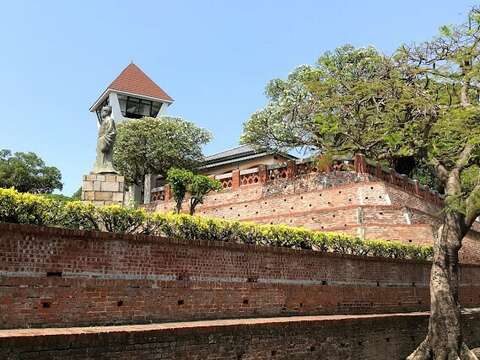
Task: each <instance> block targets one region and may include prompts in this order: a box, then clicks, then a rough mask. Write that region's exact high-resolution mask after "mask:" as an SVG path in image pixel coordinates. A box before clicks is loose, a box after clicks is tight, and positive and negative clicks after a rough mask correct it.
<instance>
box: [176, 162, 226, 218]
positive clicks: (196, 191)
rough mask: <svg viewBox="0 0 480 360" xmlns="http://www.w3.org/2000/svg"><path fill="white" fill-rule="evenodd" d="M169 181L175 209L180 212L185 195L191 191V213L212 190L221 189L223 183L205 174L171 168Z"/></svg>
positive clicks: (191, 213)
mask: <svg viewBox="0 0 480 360" xmlns="http://www.w3.org/2000/svg"><path fill="white" fill-rule="evenodd" d="M167 182H168V183H169V184H170V187H171V189H172V195H173V198H174V200H175V211H176V213H177V214H178V213H180V211H181V209H182V203H183V200H184V199H185V195H186V194H187V192H188V193H190V215H193V214H194V212H195V208H196V206H197V205H198V204H202V203H203V200H204V198H205V195H207V194H208V193H209V192H210V191H215V190H221V189H222V184H221V183H220V182H219V181H218V180H215V179H212V178H210V177H208V176H205V175H197V174H194V173H193V172H191V171H189V170H185V169H177V168H171V169H170V170H168V173H167Z"/></svg>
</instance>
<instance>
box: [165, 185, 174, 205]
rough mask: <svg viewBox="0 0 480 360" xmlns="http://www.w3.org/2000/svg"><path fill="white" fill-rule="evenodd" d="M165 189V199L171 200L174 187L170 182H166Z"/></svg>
mask: <svg viewBox="0 0 480 360" xmlns="http://www.w3.org/2000/svg"><path fill="white" fill-rule="evenodd" d="M163 191H164V193H165V195H164V197H165V198H164V200H165V201H170V199H171V198H172V188H171V187H170V184H165V186H164V187H163Z"/></svg>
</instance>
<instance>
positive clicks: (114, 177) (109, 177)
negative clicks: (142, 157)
mask: <svg viewBox="0 0 480 360" xmlns="http://www.w3.org/2000/svg"><path fill="white" fill-rule="evenodd" d="M105 181H113V182H114V181H117V175H105Z"/></svg>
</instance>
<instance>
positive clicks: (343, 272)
mask: <svg viewBox="0 0 480 360" xmlns="http://www.w3.org/2000/svg"><path fill="white" fill-rule="evenodd" d="M429 268H430V266H429V264H428V263H418V262H412V261H401V260H391V259H380V258H366V257H353V256H343V257H342V256H338V255H335V254H323V253H319V252H314V251H300V250H291V249H281V248H269V247H256V246H246V245H238V244H228V243H218V242H208V241H195V242H193V241H191V242H188V241H183V240H171V239H162V238H158V237H148V236H129V235H120V234H109V233H93V232H82V231H71V230H63V229H54V228H40V227H34V226H26V225H11V224H10V225H9V224H0V327H1V328H25V327H39V326H75V325H93V324H115V323H146V322H158V321H171V320H189V319H215V318H232V317H253V316H278V315H300V314H334V313H342V314H346V313H383V312H394V311H411V310H420V309H427V308H428V305H429V294H428V282H429ZM479 278H480V267H478V266H468V265H465V266H464V267H462V281H461V283H462V287H461V295H460V296H461V302H462V304H463V305H464V306H466V307H472V306H478V305H480V284H479V283H478V279H479Z"/></svg>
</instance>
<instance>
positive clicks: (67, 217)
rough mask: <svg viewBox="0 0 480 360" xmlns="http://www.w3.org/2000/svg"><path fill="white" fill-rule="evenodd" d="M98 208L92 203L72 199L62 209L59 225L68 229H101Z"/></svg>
mask: <svg viewBox="0 0 480 360" xmlns="http://www.w3.org/2000/svg"><path fill="white" fill-rule="evenodd" d="M97 217H98V215H97V209H96V208H95V206H94V205H93V204H91V203H86V202H83V201H70V202H67V203H65V204H64V205H63V207H62V209H61V211H60V218H59V222H58V224H57V225H58V226H61V227H64V228H67V229H81V230H99V229H100V227H99V224H98V219H97Z"/></svg>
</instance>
